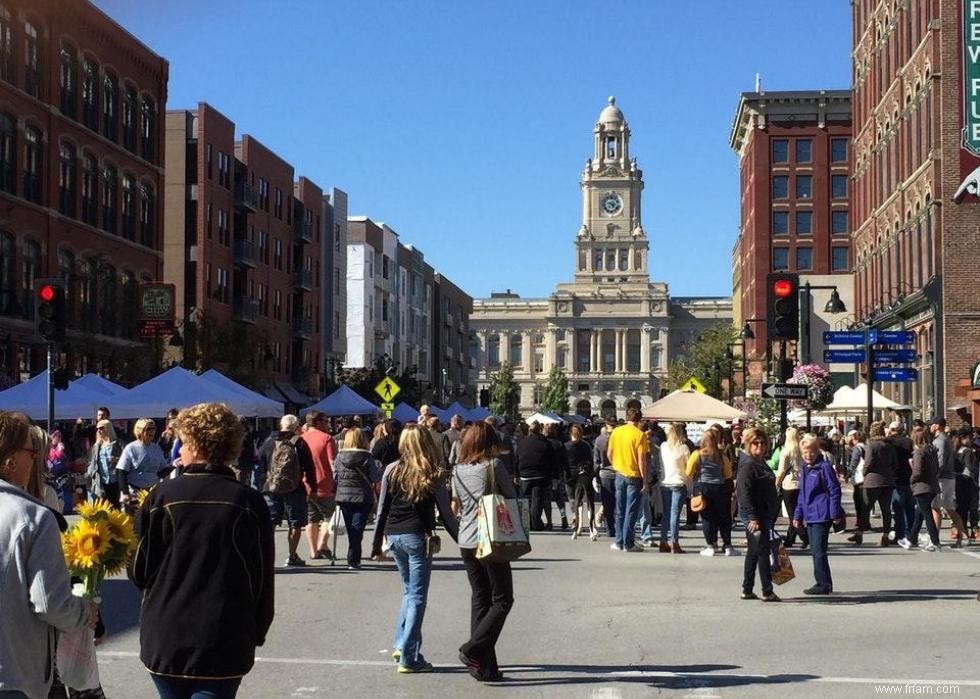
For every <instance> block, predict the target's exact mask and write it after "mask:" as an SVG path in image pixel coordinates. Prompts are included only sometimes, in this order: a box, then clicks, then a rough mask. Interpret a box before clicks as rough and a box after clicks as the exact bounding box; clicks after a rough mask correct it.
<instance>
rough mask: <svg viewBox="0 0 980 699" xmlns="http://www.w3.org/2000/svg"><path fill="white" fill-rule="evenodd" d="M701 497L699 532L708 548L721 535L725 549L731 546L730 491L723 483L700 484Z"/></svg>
mask: <svg viewBox="0 0 980 699" xmlns="http://www.w3.org/2000/svg"><path fill="white" fill-rule="evenodd" d="M699 487H700V488H701V497H702V498H704V509H703V510H702V511H701V532H702V533H703V534H704V540H705V542H707V544H708V546H714V545H715V544H716V542H717V541H718V535H719V534H721V542H722V545H723V546H725V548H728V547H729V546H731V545H732V510H731V491H729V489H728V486H727V485H725V484H724V483H702V484H701V485H700V486H699Z"/></svg>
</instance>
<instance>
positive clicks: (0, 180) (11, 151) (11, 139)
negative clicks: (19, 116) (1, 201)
mask: <svg viewBox="0 0 980 699" xmlns="http://www.w3.org/2000/svg"><path fill="white" fill-rule="evenodd" d="M16 153H17V122H15V121H14V118H13V117H12V116H10V115H9V114H0V190H3V191H4V192H9V193H10V194H13V193H14V190H15V189H16V185H15V178H14V171H15V170H14V168H15V159H16Z"/></svg>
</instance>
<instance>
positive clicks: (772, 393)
mask: <svg viewBox="0 0 980 699" xmlns="http://www.w3.org/2000/svg"><path fill="white" fill-rule="evenodd" d="M762 395H764V396H766V397H767V398H775V399H776V400H806V398H808V397H809V395H810V389H809V388H808V387H807V386H803V385H800V384H794V383H764V384H762Z"/></svg>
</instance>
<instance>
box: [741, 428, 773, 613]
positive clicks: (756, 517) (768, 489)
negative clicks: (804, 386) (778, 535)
mask: <svg viewBox="0 0 980 699" xmlns="http://www.w3.org/2000/svg"><path fill="white" fill-rule="evenodd" d="M742 444H743V446H744V447H745V451H744V452H743V453H742V457H741V460H740V461H739V464H738V478H737V479H736V481H735V490H736V492H737V493H738V504H739V508H740V510H741V511H740V514H741V515H742V519H743V521H744V522H745V535H746V539H747V540H748V547H747V551H746V554H745V565H744V567H743V576H742V599H744V600H750V599H759V596H758V595H756V594H755V592H753V588H754V587H755V572H756V569H758V571H759V581H760V583H761V584H762V601H763V602H779V601H780V600H779V597H778V596H777V595H776V593H775V592H773V590H772V568H771V566H770V562H769V555H770V549H769V538H770V532H771V531H772V525H773V523H774V522H775V521H776V514H777V513H778V511H779V499H778V498H777V496H776V478H775V474H774V473H773V472H772V469H770V468H769V465H768V464H767V463H766V460H765V459H766V448H767V447H768V446H769V438H768V437H767V436H766V433H765V432H764V431H763V430H762V429H760V428H758V427H750V428H749V429H747V430H745V434H744V435H743V436H742Z"/></svg>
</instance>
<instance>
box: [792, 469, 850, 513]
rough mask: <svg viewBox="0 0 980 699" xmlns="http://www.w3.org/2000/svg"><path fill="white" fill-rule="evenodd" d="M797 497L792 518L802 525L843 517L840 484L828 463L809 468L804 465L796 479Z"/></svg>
mask: <svg viewBox="0 0 980 699" xmlns="http://www.w3.org/2000/svg"><path fill="white" fill-rule="evenodd" d="M797 483H798V484H799V496H798V499H797V501H796V509H795V510H794V512H793V519H794V520H798V521H800V522H803V523H804V524H817V523H819V522H831V521H834V520H837V519H843V518H844V508H843V507H841V503H840V481H838V480H837V472H836V471H835V470H834V467H833V466H831V465H830V462H829V461H826V460H821V461H818V462H817V463H815V464H813V465H810V464H807V463H806V462H803V463H802V464H801V465H800V473H799V477H798V479H797Z"/></svg>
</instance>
